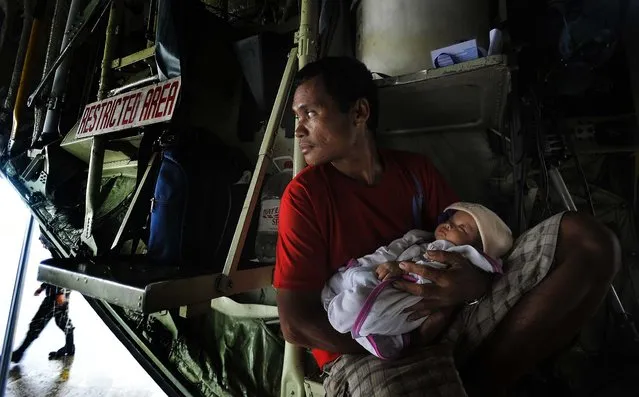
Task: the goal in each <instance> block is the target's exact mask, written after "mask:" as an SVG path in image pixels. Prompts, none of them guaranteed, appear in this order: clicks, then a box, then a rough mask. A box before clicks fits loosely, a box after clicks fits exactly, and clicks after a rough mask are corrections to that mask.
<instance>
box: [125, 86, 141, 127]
mask: <svg viewBox="0 0 639 397" xmlns="http://www.w3.org/2000/svg"><path fill="white" fill-rule="evenodd" d="M141 98H142V94H141V93H139V92H138V93H137V94H135V99H134V100H133V106H132V109H133V111H132V112H131V116H130V117H129V121H128V122H129V124H130V123H132V122H134V121H135V116H136V115H137V114H138V107H139V106H140V99H141Z"/></svg>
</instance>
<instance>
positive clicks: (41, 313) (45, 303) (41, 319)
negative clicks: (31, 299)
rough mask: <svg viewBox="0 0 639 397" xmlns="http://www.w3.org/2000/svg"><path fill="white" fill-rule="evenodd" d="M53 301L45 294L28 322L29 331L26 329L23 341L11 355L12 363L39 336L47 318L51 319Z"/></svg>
mask: <svg viewBox="0 0 639 397" xmlns="http://www.w3.org/2000/svg"><path fill="white" fill-rule="evenodd" d="M53 302H54V299H53V298H51V297H49V296H46V297H45V298H44V299H43V300H42V303H41V304H40V307H39V308H38V311H37V312H36V314H35V316H33V319H32V320H31V323H29V331H27V335H26V336H25V338H24V341H23V342H22V344H21V345H20V347H18V348H17V349H16V350H15V351H14V352H13V354H12V355H11V361H13V362H14V363H17V362H19V361H20V360H21V359H22V356H23V355H24V352H25V350H27V348H28V347H29V345H31V343H32V342H33V341H34V340H36V339H37V338H38V336H40V333H41V332H42V330H43V329H44V327H45V326H46V325H47V323H48V322H49V320H51V317H53Z"/></svg>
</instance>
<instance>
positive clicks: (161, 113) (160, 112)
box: [155, 83, 171, 117]
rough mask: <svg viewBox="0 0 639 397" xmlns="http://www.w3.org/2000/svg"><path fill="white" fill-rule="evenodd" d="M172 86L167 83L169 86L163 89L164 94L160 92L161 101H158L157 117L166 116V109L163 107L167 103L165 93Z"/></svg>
mask: <svg viewBox="0 0 639 397" xmlns="http://www.w3.org/2000/svg"><path fill="white" fill-rule="evenodd" d="M170 86H171V84H168V83H167V84H165V85H164V86H163V87H162V92H160V99H159V101H158V108H157V110H156V111H155V117H162V116H164V109H165V107H164V106H162V105H164V104H165V103H166V96H164V93H165V91H166V89H167V88H169V87H170Z"/></svg>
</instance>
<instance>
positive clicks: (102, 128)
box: [75, 77, 182, 138]
mask: <svg viewBox="0 0 639 397" xmlns="http://www.w3.org/2000/svg"><path fill="white" fill-rule="evenodd" d="M181 84H182V80H181V78H180V77H175V78H173V79H170V80H166V81H163V82H160V83H157V84H153V85H149V86H146V87H143V88H140V89H137V90H135V91H130V92H127V93H125V94H120V95H116V96H113V97H110V98H107V99H104V100H102V101H98V102H93V103H90V104H88V105H87V106H86V107H85V108H84V112H83V113H82V119H81V120H80V126H79V127H78V130H77V132H76V134H75V136H76V138H86V137H89V136H95V135H101V134H106V133H109V132H113V131H120V130H125V129H127V128H133V127H140V126H143V125H149V124H155V123H160V122H163V121H168V120H171V117H173V112H174V111H175V105H176V102H177V98H178V94H179V93H180V87H181Z"/></svg>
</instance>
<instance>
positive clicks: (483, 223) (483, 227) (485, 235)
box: [446, 202, 513, 259]
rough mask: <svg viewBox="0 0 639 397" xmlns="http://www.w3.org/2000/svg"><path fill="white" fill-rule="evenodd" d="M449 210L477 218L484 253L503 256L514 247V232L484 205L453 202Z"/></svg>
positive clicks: (492, 256) (498, 256) (497, 257)
mask: <svg viewBox="0 0 639 397" xmlns="http://www.w3.org/2000/svg"><path fill="white" fill-rule="evenodd" d="M448 210H457V211H464V212H466V213H468V214H470V215H471V216H472V217H473V218H474V219H475V223H477V228H478V229H479V235H480V236H481V241H482V243H483V245H484V253H485V254H486V255H488V256H490V257H491V258H494V259H499V258H501V257H502V256H504V255H505V254H506V253H507V252H508V251H509V250H510V248H511V247H512V245H513V234H512V232H511V231H510V228H509V227H508V226H507V225H506V224H505V223H504V221H502V220H501V218H499V216H497V214H495V213H494V212H493V211H491V210H489V209H488V208H486V207H484V206H483V205H481V204H475V203H463V202H459V203H455V204H451V205H450V206H449V207H448V208H446V211H448Z"/></svg>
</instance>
